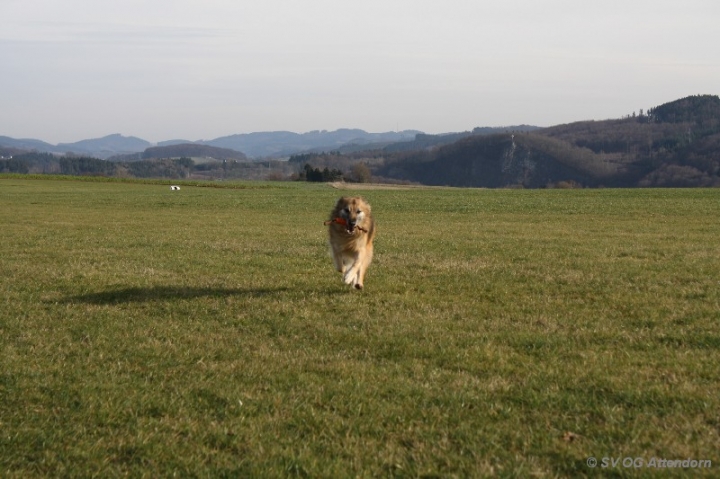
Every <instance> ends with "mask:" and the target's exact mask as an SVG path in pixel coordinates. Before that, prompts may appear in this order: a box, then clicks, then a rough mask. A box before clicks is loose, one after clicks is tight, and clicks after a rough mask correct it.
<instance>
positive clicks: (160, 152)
mask: <svg viewBox="0 0 720 479" xmlns="http://www.w3.org/2000/svg"><path fill="white" fill-rule="evenodd" d="M183 157H185V158H194V157H195V158H197V157H200V158H213V159H216V160H247V157H246V156H245V155H244V154H243V153H241V152H239V151H235V150H231V149H229V148H218V147H215V146H208V145H199V144H197V143H184V144H179V145H170V146H155V147H152V148H148V149H146V150H145V151H144V152H143V154H142V158H143V159H144V160H148V159H152V158H183Z"/></svg>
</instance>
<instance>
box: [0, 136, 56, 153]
mask: <svg viewBox="0 0 720 479" xmlns="http://www.w3.org/2000/svg"><path fill="white" fill-rule="evenodd" d="M0 146H2V147H5V148H16V149H18V150H26V151H31V150H36V151H44V152H53V151H57V148H56V147H55V146H54V145H51V144H50V143H45V142H44V141H40V140H33V139H19V140H18V139H15V138H10V137H8V136H0Z"/></svg>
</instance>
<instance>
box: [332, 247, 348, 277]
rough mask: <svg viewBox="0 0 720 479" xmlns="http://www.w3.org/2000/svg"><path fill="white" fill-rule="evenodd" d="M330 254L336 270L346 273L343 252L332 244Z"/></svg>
mask: <svg viewBox="0 0 720 479" xmlns="http://www.w3.org/2000/svg"><path fill="white" fill-rule="evenodd" d="M330 254H331V255H332V258H333V263H334V264H335V270H336V271H337V272H338V273H343V274H344V273H345V269H346V267H345V258H344V257H343V254H342V251H340V250H338V249H335V247H334V246H333V245H332V244H331V245H330Z"/></svg>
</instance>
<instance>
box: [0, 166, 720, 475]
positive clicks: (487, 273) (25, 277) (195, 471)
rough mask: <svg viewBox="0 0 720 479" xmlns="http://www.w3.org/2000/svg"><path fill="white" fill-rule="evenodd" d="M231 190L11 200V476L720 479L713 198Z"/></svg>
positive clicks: (3, 345)
mask: <svg viewBox="0 0 720 479" xmlns="http://www.w3.org/2000/svg"><path fill="white" fill-rule="evenodd" d="M234 186H235V187H234V188H207V187H194V186H190V185H183V187H182V190H181V191H177V192H172V191H170V189H169V188H168V186H167V185H152V184H134V183H100V182H79V181H60V180H34V179H21V178H13V177H4V178H2V177H0V228H1V229H2V233H1V235H0V238H1V244H0V247H1V250H2V255H1V256H0V297H2V301H0V476H2V477H17V478H21V477H22V478H27V477H41V476H58V477H90V476H98V477H116V476H126V475H127V476H132V477H167V476H173V475H176V476H178V477H313V478H314V477H333V478H340V477H426V478H430V477H483V476H500V477H530V476H535V477H582V476H598V475H601V476H604V477H630V476H632V477H657V476H658V473H661V474H662V477H681V476H685V475H687V474H693V475H696V476H701V477H703V476H704V477H713V476H715V477H716V476H717V475H718V474H720V472H719V469H718V468H720V454H719V453H718V451H719V450H720V413H719V412H720V292H719V291H720V190H718V189H693V190H644V189H643V190H534V191H522V190H466V189H418V188H413V189H407V190H403V189H400V190H366V191H360V190H358V193H362V194H363V195H364V196H365V197H366V198H367V199H368V200H369V201H370V202H371V203H372V205H373V208H374V213H375V216H376V219H377V221H378V224H379V233H378V240H377V243H376V256H375V261H374V263H373V265H372V266H371V267H370V270H369V272H368V276H367V278H366V281H365V290H364V291H362V292H357V291H351V290H350V289H349V287H347V286H345V285H344V284H342V282H341V280H340V276H339V274H338V273H336V272H335V271H334V270H333V268H332V265H331V260H330V257H329V255H328V251H327V246H326V239H325V234H326V232H325V228H324V227H323V226H322V222H323V220H325V219H326V216H327V214H328V213H329V211H330V209H331V207H332V205H333V203H334V201H335V199H336V198H337V196H339V195H340V194H342V192H341V191H338V190H334V189H332V188H330V187H328V186H326V185H309V184H299V183H292V184H291V183H274V184H273V183H244V184H236V185H234ZM589 457H594V458H596V459H597V461H598V465H597V467H595V468H591V467H589V466H588V458H589ZM626 457H630V458H642V459H643V460H645V461H648V462H649V461H650V460H651V459H652V458H659V459H669V460H676V459H681V460H684V459H691V460H698V461H699V460H710V461H712V467H711V468H702V469H701V468H696V469H687V468H686V469H682V468H672V469H666V468H663V469H662V470H658V469H656V468H650V467H643V468H638V469H636V468H626V467H623V466H622V464H617V465H616V466H614V467H613V466H612V463H610V467H606V468H603V467H601V466H602V461H603V458H608V460H610V458H615V459H617V458H621V459H622V458H626Z"/></svg>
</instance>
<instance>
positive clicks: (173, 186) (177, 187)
mask: <svg viewBox="0 0 720 479" xmlns="http://www.w3.org/2000/svg"><path fill="white" fill-rule="evenodd" d="M170 189H171V190H173V191H177V190H179V189H180V187H179V186H177V185H172V186H171V187H170Z"/></svg>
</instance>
